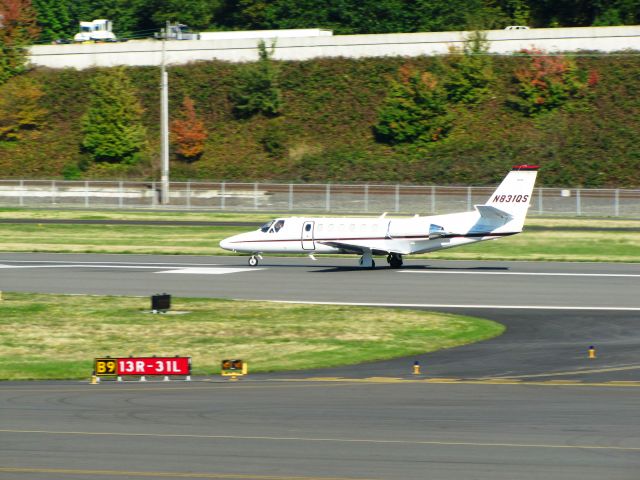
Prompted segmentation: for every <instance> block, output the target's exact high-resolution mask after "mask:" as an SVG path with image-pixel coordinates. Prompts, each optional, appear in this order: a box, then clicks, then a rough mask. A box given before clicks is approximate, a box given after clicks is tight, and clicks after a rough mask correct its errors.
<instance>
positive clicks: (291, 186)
mask: <svg viewBox="0 0 640 480" xmlns="http://www.w3.org/2000/svg"><path fill="white" fill-rule="evenodd" d="M291 210H293V183H290V184H289V211H291Z"/></svg>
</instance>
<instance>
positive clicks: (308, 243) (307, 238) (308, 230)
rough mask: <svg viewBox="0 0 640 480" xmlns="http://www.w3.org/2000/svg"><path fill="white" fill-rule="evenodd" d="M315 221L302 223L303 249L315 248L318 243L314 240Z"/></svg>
mask: <svg viewBox="0 0 640 480" xmlns="http://www.w3.org/2000/svg"><path fill="white" fill-rule="evenodd" d="M314 223H315V222H304V223H303V224H302V249H303V250H315V249H316V245H315V242H314V241H313V228H314Z"/></svg>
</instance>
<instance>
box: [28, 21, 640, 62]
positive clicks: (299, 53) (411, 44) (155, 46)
mask: <svg viewBox="0 0 640 480" xmlns="http://www.w3.org/2000/svg"><path fill="white" fill-rule="evenodd" d="M469 34H470V32H465V31H460V32H427V33H389V34H380V35H334V36H314V37H291V38H279V39H278V40H277V42H276V45H275V53H274V58H275V59H277V60H309V59H312V58H320V57H347V58H363V57H385V56H403V57H415V56H420V55H441V54H446V53H448V52H449V51H450V49H451V48H452V47H454V48H456V47H457V48H460V47H462V46H463V45H464V41H465V39H466V38H468V36H469ZM486 34H487V40H488V41H489V47H490V52H491V53H495V54H508V53H513V52H517V51H520V50H522V49H531V48H538V49H541V50H545V51H548V52H578V51H581V50H589V51H592V50H597V51H600V52H618V51H625V50H633V51H640V26H622V27H584V28H540V29H529V30H489V31H487V32H486ZM259 41H260V39H259V38H250V39H225V40H186V41H177V40H176V41H168V42H166V61H167V64H169V65H182V64H186V63H190V62H197V61H207V60H225V61H229V62H250V61H255V60H257V58H258V52H257V44H258V42H259ZM266 41H267V42H268V41H269V39H268V38H266ZM29 61H30V62H31V64H32V65H34V66H43V67H50V68H68V67H71V68H76V69H85V68H91V67H112V66H117V65H127V66H157V65H160V62H161V61H162V42H159V41H157V40H132V41H129V42H125V43H102V44H78V45H35V46H32V47H31V48H30V49H29Z"/></svg>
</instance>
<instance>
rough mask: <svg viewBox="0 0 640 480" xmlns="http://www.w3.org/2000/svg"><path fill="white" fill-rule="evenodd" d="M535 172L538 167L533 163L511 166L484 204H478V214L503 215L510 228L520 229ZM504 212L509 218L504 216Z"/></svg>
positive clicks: (533, 182)
mask: <svg viewBox="0 0 640 480" xmlns="http://www.w3.org/2000/svg"><path fill="white" fill-rule="evenodd" d="M537 174H538V167H537V166H534V165H517V166H515V167H513V168H512V169H511V171H510V172H509V173H508V174H507V176H506V177H505V178H504V180H502V183H501V184H500V185H499V186H498V188H497V189H496V191H495V192H493V194H492V195H491V197H490V198H489V200H488V201H487V202H486V203H485V205H480V206H479V208H478V211H479V212H480V215H482V216H498V217H503V219H504V221H505V222H506V221H509V224H510V228H513V229H514V230H516V229H517V230H522V226H523V225H524V219H525V218H526V216H527V211H528V210H529V205H530V202H531V196H532V194H533V186H534V184H535V181H536V176H537ZM483 207H484V208H483ZM486 207H490V208H486ZM483 210H484V213H483ZM505 214H506V215H508V216H509V217H511V218H504V215H505Z"/></svg>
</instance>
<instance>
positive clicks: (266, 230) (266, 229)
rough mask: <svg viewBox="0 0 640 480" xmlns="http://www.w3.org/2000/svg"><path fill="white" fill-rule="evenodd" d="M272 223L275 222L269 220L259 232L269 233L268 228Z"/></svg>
mask: <svg viewBox="0 0 640 480" xmlns="http://www.w3.org/2000/svg"><path fill="white" fill-rule="evenodd" d="M273 222H275V220H271V221H270V222H268V223H265V224H264V225H263V226H261V227H260V231H261V232H264V233H267V232H268V231H269V228H270V227H271V225H273Z"/></svg>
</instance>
